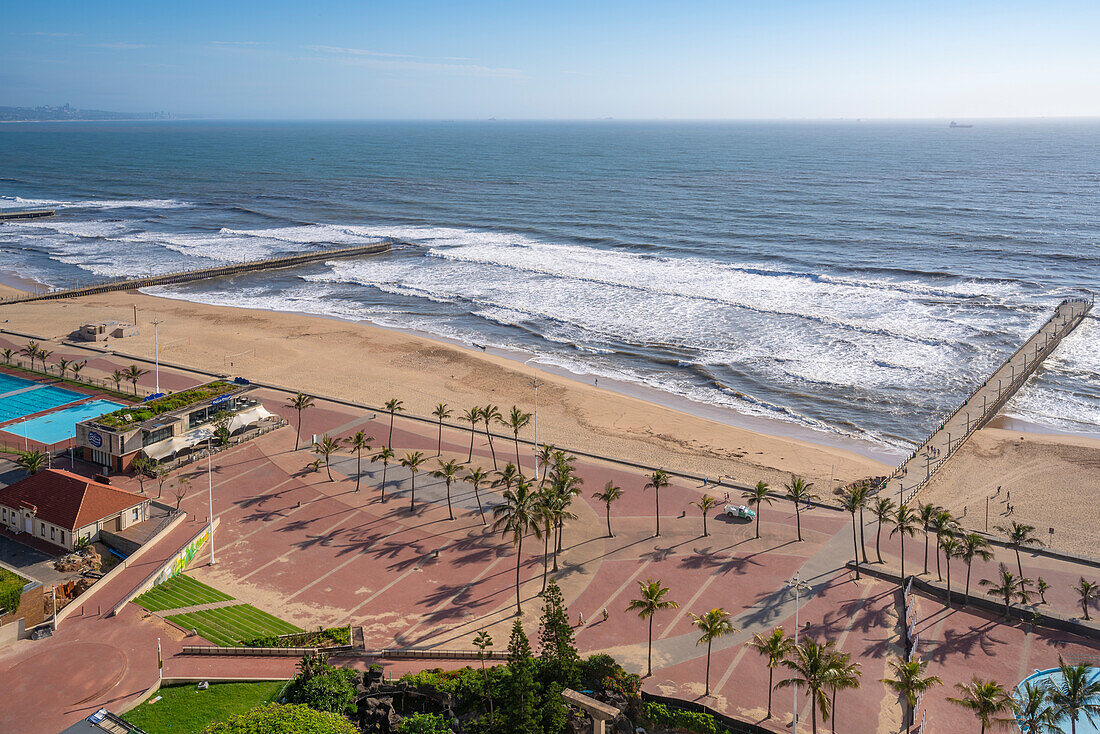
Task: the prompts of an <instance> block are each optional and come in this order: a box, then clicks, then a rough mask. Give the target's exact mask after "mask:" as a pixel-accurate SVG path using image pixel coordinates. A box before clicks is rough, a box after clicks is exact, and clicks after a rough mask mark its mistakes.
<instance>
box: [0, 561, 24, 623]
mask: <svg viewBox="0 0 1100 734" xmlns="http://www.w3.org/2000/svg"><path fill="white" fill-rule="evenodd" d="M26 583H27V580H26V579H25V578H23V577H22V576H20V575H18V574H14V573H12V572H11V571H9V570H7V569H6V568H0V607H3V608H4V613H5V614H11V613H12V612H16V611H18V610H19V600H20V599H22V597H23V586H25V585H26Z"/></svg>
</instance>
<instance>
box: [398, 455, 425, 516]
mask: <svg viewBox="0 0 1100 734" xmlns="http://www.w3.org/2000/svg"><path fill="white" fill-rule="evenodd" d="M425 461H427V459H426V458H424V452H423V451H410V452H408V453H407V454H405V455H404V456H402V457H401V459H400V462H401V466H403V467H405V468H406V469H408V470H409V471H410V472H411V473H412V477H411V480H410V482H411V483H410V492H409V512H415V511H416V475H417V472H419V471H420V465H421V464H423V463H424V462H425Z"/></svg>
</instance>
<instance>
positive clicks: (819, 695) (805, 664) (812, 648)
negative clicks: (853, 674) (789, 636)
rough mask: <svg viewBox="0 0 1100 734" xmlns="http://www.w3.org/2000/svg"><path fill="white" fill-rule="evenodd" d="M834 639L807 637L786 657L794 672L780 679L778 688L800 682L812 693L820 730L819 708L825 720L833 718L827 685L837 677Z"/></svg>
mask: <svg viewBox="0 0 1100 734" xmlns="http://www.w3.org/2000/svg"><path fill="white" fill-rule="evenodd" d="M833 644H834V643H832V642H825V643H820V644H819V643H818V642H817V641H816V640H815V639H814V638H812V637H805V638H803V640H802V642H800V643H798V645H796V646H795V648H794V650H793V655H791V656H790V657H788V658H787V659H786V660H784V661H783V665H785V666H786V667H787V668H788V669H789V670H790V671H791V672H792V673H793V674H794V675H792V676H791V677H790V678H786V679H784V680H781V681H779V682H778V683H776V684H775V687H776V688H789V687H790V686H798V687H799V688H801V689H803V690H804V691H805V692H806V695H807V696H809V697H810V722H811V723H812V725H813V732H814V734H817V712H818V709H820V710H821V719H822V721H828V720H829V697H828V695H826V693H825V689H826V688H828V686H829V681H830V680H831V678H832V677H833V673H834V670H835V663H836V658H835V656H834V654H833Z"/></svg>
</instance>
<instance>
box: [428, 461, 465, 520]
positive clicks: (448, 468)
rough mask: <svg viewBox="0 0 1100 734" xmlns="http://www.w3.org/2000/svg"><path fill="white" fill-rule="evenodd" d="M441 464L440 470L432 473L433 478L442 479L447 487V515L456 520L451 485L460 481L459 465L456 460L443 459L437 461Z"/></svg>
mask: <svg viewBox="0 0 1100 734" xmlns="http://www.w3.org/2000/svg"><path fill="white" fill-rule="evenodd" d="M436 462H437V463H438V464H439V468H438V469H436V470H435V471H433V472H432V476H433V477H435V478H436V479H442V480H443V482H444V483H445V484H446V485H447V515H448V516H450V519H452V520H454V519H455V513H454V510H453V509H451V483H452V482H454V481H455V480H456V479H458V472H459V468H460V467H459V464H458V462H457V461H455V460H454V459H450V460H448V461H443V460H442V459H436Z"/></svg>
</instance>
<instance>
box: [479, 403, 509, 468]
mask: <svg viewBox="0 0 1100 734" xmlns="http://www.w3.org/2000/svg"><path fill="white" fill-rule="evenodd" d="M481 422H482V423H484V424H485V439H486V440H487V441H488V442H489V455H490V456H492V457H493V469H496V468H497V452H496V449H494V448H493V434H492V432H491V431H490V430H489V426H491V425H492V424H494V423H503V422H504V416H502V415H501V414H500V409H499V408H497V406H495V405H493V404H492V403H489V404H488V405H486V406H485V407H483V408H482V409H481Z"/></svg>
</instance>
